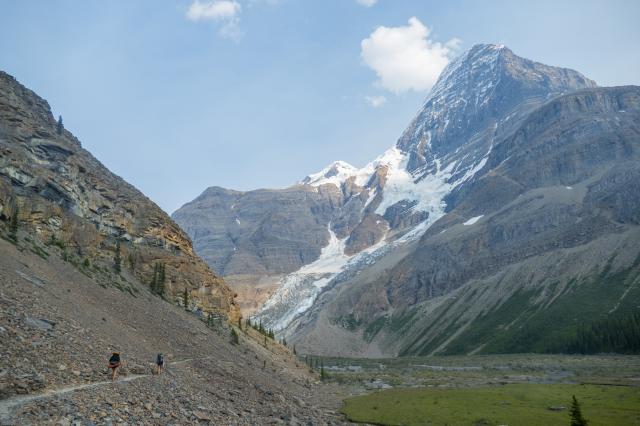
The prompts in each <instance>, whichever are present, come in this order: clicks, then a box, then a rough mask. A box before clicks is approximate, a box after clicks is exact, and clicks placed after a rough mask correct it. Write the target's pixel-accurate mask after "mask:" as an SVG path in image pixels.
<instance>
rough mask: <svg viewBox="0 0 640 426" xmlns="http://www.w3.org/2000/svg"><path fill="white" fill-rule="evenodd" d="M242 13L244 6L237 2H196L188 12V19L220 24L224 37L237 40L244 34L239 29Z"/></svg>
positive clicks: (215, 0) (230, 0) (213, 0)
mask: <svg viewBox="0 0 640 426" xmlns="http://www.w3.org/2000/svg"><path fill="white" fill-rule="evenodd" d="M241 12H242V6H241V5H240V3H238V2H237V1H236V0H210V1H203V2H200V0H195V1H194V2H193V3H191V6H189V9H188V10H187V18H189V19H190V20H192V21H194V22H198V21H214V22H219V23H220V24H221V26H220V28H219V33H220V35H221V36H222V37H225V38H233V39H237V38H239V37H240V35H241V34H242V33H241V31H240V27H239V23H240V13H241Z"/></svg>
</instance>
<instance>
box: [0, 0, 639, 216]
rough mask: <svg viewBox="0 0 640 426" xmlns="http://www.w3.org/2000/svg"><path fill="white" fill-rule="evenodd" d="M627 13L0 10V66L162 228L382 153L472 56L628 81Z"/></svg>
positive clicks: (57, 6)
mask: <svg viewBox="0 0 640 426" xmlns="http://www.w3.org/2000/svg"><path fill="white" fill-rule="evenodd" d="M638 17H640V2H639V1H634V0H629V1H611V0H608V1H586V0H582V1H558V0H553V1H535V2H520V1H493V2H489V1H482V2H481V1H447V2H443V1H426V0H377V1H376V0H199V1H194V0H162V1H160V0H147V1H145V0H136V1H131V0H122V1H116V0H109V1H104V0H101V1H98V0H95V1H94V0H82V1H80V0H67V1H64V0H59V1H53V0H40V1H31V0H20V1H15V0H0V69H2V70H4V71H7V72H8V73H10V74H12V75H14V76H15V77H16V78H17V79H18V80H19V81H20V82H22V83H23V84H25V85H26V86H28V87H29V88H31V89H33V90H35V91H36V92H37V93H38V94H39V95H41V96H42V97H44V98H45V99H47V100H48V101H49V103H50V104H51V107H52V109H53V112H54V114H56V116H57V115H58V114H62V116H63V119H64V122H65V126H66V127H67V129H69V130H70V131H72V132H73V133H74V134H75V135H76V136H78V138H79V139H80V140H81V141H82V143H83V145H84V146H85V147H86V148H87V149H89V150H90V151H91V152H92V153H93V154H94V155H95V156H96V157H97V158H98V159H99V160H101V161H102V162H103V163H104V164H105V165H106V166H107V167H109V168H110V169H111V170H112V171H113V172H115V173H117V174H119V175H121V176H122V177H124V178H125V179H126V180H128V181H129V182H131V183H133V184H134V185H136V186H137V187H138V188H139V189H140V190H142V191H143V192H144V193H145V194H147V195H148V196H149V197H150V198H151V199H153V200H154V201H156V202H157V203H158V204H160V206H161V207H162V208H164V209H165V210H166V211H167V212H169V213H171V212H173V211H174V210H175V209H176V208H178V207H179V206H180V205H182V204H183V203H185V202H187V201H190V200H191V199H193V198H195V197H196V196H197V195H198V194H199V193H200V192H202V191H203V190H204V189H205V188H206V187H208V186H213V185H218V186H224V187H228V188H234V189H241V190H246V189H253V188H259V187H284V186H287V185H289V184H291V183H293V182H295V181H298V180H300V179H302V178H303V177H304V176H305V175H307V174H309V173H313V172H316V171H318V170H320V169H322V168H323V167H324V166H325V165H327V164H329V163H330V162H332V161H333V160H338V159H341V160H345V161H347V162H350V163H352V164H353V165H355V166H363V165H364V164H365V163H367V162H368V161H370V160H372V159H373V158H375V157H376V156H377V155H379V154H381V153H382V152H383V151H384V150H385V149H387V148H388V147H390V146H392V145H393V144H394V143H395V141H396V139H397V137H398V136H399V135H400V133H401V131H402V130H403V128H404V127H405V126H406V125H407V124H408V123H409V121H410V120H411V118H412V117H413V115H414V114H415V112H416V111H417V108H418V107H419V105H420V102H421V100H422V99H423V98H424V97H425V96H426V94H427V92H428V89H429V88H430V87H431V85H432V84H433V81H434V79H435V78H436V77H437V74H438V72H439V71H440V70H441V68H442V67H443V66H444V65H445V64H446V63H447V61H448V60H449V59H450V58H451V57H452V56H454V55H455V54H456V53H459V52H461V51H462V50H464V49H467V48H469V47H471V46H472V45H473V44H475V43H503V44H506V45H507V46H508V47H510V48H511V49H512V50H513V51H514V52H515V53H516V54H518V55H521V56H525V57H528V58H531V59H535V60H538V61H541V62H544V63H548V64H551V65H559V66H565V67H570V68H574V69H577V70H579V71H581V72H582V73H584V74H585V75H586V76H588V77H590V78H593V79H594V80H596V81H597V82H598V84H600V85H619V84H640V47H639V46H640V25H639V24H638Z"/></svg>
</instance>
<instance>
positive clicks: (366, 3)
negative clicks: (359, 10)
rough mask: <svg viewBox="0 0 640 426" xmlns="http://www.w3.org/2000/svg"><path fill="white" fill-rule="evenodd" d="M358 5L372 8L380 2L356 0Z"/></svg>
mask: <svg viewBox="0 0 640 426" xmlns="http://www.w3.org/2000/svg"><path fill="white" fill-rule="evenodd" d="M356 3H358V4H359V5H361V6H364V7H371V6H373V5H375V4H376V3H378V0H356Z"/></svg>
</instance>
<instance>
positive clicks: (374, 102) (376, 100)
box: [364, 96, 387, 108]
mask: <svg viewBox="0 0 640 426" xmlns="http://www.w3.org/2000/svg"><path fill="white" fill-rule="evenodd" d="M364 100H365V101H367V103H368V104H369V105H371V106H372V107H374V108H380V107H381V106H383V105H384V104H386V103H387V98H386V97H384V96H365V97H364Z"/></svg>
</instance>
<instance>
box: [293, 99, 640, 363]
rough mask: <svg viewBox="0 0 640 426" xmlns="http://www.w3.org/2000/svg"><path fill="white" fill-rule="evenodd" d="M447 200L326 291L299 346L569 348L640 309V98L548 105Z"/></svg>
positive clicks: (346, 350)
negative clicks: (425, 223) (580, 335)
mask: <svg viewBox="0 0 640 426" xmlns="http://www.w3.org/2000/svg"><path fill="white" fill-rule="evenodd" d="M447 199H448V206H450V207H449V211H448V213H447V214H446V215H444V216H443V217H442V218H441V219H440V220H438V221H437V222H436V223H434V224H433V225H432V226H431V227H430V228H429V229H428V230H427V231H426V232H425V233H424V235H423V236H422V237H421V238H420V240H419V241H417V242H415V243H414V244H413V246H412V247H408V248H407V249H406V250H405V253H390V254H387V255H386V256H383V257H381V258H380V259H379V260H378V261H377V262H376V264H374V265H372V266H371V267H369V268H366V269H363V270H361V271H360V272H359V273H358V274H350V275H349V274H345V275H344V278H343V279H341V280H340V279H336V280H335V282H334V283H332V284H331V285H330V286H328V290H327V291H325V292H324V293H323V294H322V295H321V296H320V297H319V298H318V300H316V303H315V304H314V306H313V307H312V308H311V309H310V310H309V311H307V312H306V314H305V315H304V316H302V317H300V318H299V319H298V320H297V321H296V324H295V325H294V326H289V330H292V335H291V336H290V337H289V339H290V340H293V341H296V343H297V344H298V346H299V347H300V348H302V350H310V351H316V352H325V353H341V354H345V355H346V354H361V353H365V354H366V353H368V354H373V355H375V354H401V355H410V354H432V353H471V352H474V353H475V352H480V353H485V352H488V353H492V352H528V351H538V352H540V351H542V352H544V351H564V350H568V349H569V347H570V345H571V344H572V343H573V340H572V339H575V338H576V332H577V330H578V329H579V328H580V327H582V326H584V325H588V324H590V323H594V322H598V321H602V320H603V319H604V318H608V317H610V316H614V317H619V318H623V317H625V316H629V315H632V314H633V313H634V312H638V306H639V305H640V226H639V225H640V88H639V87H615V88H598V89H588V90H582V91H578V92H575V93H573V94H568V95H565V96H562V97H560V98H557V99H555V100H552V101H550V102H549V103H547V104H545V105H544V106H542V107H540V108H539V109H537V110H535V111H533V112H532V113H531V114H529V115H528V117H527V118H526V119H525V120H524V121H523V122H522V123H521V125H520V126H519V127H518V128H517V129H516V130H515V131H514V132H513V133H512V134H511V135H510V136H508V137H506V138H505V139H503V140H501V141H497V142H496V144H495V145H494V148H493V150H492V152H491V154H490V155H489V157H488V158H487V161H486V163H485V165H484V166H483V168H482V169H481V170H480V171H479V172H478V173H477V175H476V177H475V178H474V179H473V180H472V181H470V182H469V183H468V184H466V185H463V186H461V187H459V188H457V189H456V190H454V191H453V192H452V193H451V194H450V196H448V197H447ZM329 336H330V337H331V338H329ZM321 342H322V343H321ZM326 342H331V343H330V344H329V345H327V344H326Z"/></svg>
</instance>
